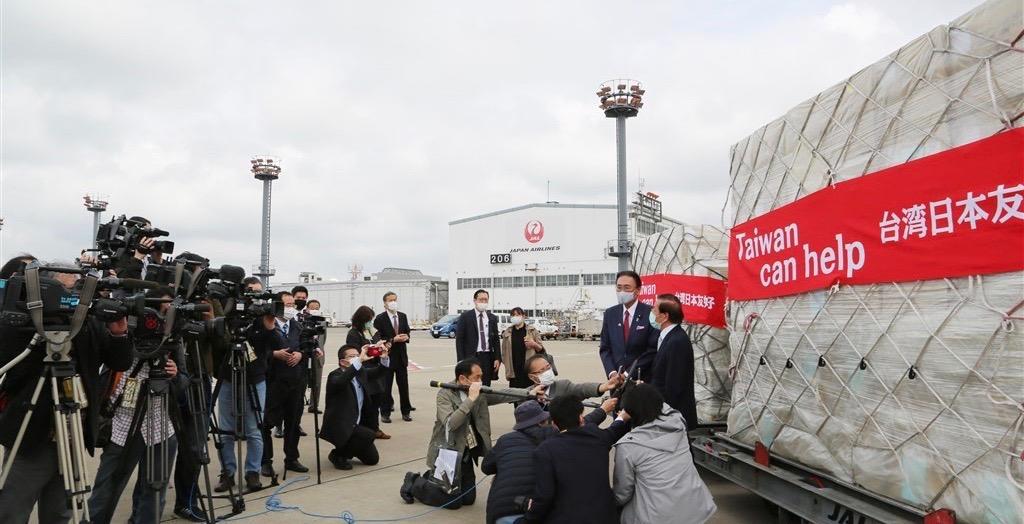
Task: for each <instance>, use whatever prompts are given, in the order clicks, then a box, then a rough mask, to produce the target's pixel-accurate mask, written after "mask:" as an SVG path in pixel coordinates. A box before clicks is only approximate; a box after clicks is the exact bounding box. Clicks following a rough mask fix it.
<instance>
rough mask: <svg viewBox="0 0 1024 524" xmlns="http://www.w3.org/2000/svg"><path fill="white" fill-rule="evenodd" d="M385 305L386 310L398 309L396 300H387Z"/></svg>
mask: <svg viewBox="0 0 1024 524" xmlns="http://www.w3.org/2000/svg"><path fill="white" fill-rule="evenodd" d="M385 306H387V308H388V311H398V302H396V301H394V300H392V301H391V302H388V303H387V304H385Z"/></svg>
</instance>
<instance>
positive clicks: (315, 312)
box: [306, 309, 320, 317]
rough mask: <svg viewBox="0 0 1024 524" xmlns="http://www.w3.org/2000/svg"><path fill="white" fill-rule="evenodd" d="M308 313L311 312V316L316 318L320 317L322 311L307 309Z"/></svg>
mask: <svg viewBox="0 0 1024 524" xmlns="http://www.w3.org/2000/svg"><path fill="white" fill-rule="evenodd" d="M306 311H307V312H309V314H310V315H313V316H315V317H316V316H320V310H319V309H307V310H306Z"/></svg>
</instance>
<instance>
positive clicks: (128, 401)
mask: <svg viewBox="0 0 1024 524" xmlns="http://www.w3.org/2000/svg"><path fill="white" fill-rule="evenodd" d="M138 398H139V380H138V379H136V378H134V377H128V378H127V379H126V380H125V381H124V390H123V391H122V392H121V407H124V408H128V409H135V403H136V402H137V401H138Z"/></svg>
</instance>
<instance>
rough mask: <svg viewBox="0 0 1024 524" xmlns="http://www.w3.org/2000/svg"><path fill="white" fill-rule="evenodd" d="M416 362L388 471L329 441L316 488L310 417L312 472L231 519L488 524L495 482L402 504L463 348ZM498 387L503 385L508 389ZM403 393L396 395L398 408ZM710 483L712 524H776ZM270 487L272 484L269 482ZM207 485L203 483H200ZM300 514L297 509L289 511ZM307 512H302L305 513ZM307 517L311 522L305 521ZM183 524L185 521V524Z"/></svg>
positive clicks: (588, 364) (591, 376)
mask: <svg viewBox="0 0 1024 524" xmlns="http://www.w3.org/2000/svg"><path fill="white" fill-rule="evenodd" d="M345 333H346V330H344V329H330V330H329V332H328V340H327V347H328V348H329V350H328V359H327V365H326V366H325V370H324V375H323V379H324V381H326V380H327V375H328V373H329V372H330V371H331V370H333V369H335V368H337V367H338V364H337V358H336V354H337V348H338V347H339V346H340V345H341V343H342V342H343V341H344V338H345ZM545 346H546V347H547V348H548V350H549V352H550V353H551V354H552V355H554V356H555V359H556V365H557V367H558V371H559V373H560V378H568V379H571V380H573V381H578V382H584V381H588V380H589V381H597V380H599V379H600V377H601V376H602V374H603V373H602V368H601V363H600V360H599V358H598V355H597V343H596V342H578V341H549V342H546V343H545ZM409 359H410V361H411V363H410V366H411V369H410V373H409V386H410V392H411V396H412V403H413V405H414V406H416V407H417V408H418V410H417V411H415V412H413V413H412V416H413V421H412V422H403V421H402V420H401V417H400V415H399V414H395V416H393V417H392V420H393V422H392V423H391V424H381V428H382V429H383V430H384V431H385V432H386V433H388V434H390V435H391V437H392V438H391V439H390V440H377V441H376V443H377V447H378V449H379V451H380V457H381V458H380V463H378V464H377V465H375V466H364V465H362V464H359V462H358V461H357V460H354V461H353V464H354V466H355V467H354V468H353V469H352V470H350V471H341V470H337V469H335V468H334V467H333V466H332V465H331V463H330V462H329V461H328V460H327V453H328V452H329V451H330V450H331V446H330V444H328V443H327V442H324V441H321V443H320V453H321V468H322V472H321V483H320V484H317V482H316V468H315V465H316V451H315V445H314V438H313V425H314V421H313V415H312V414H310V413H306V412H304V413H303V419H302V427H303V429H305V430H306V432H307V433H309V436H307V437H303V438H302V439H301V440H300V442H299V450H300V454H301V457H300V461H301V462H302V463H303V464H305V465H306V466H308V467H309V468H310V472H309V473H303V474H298V473H293V472H288V476H287V479H279V480H280V483H281V485H279V486H278V487H277V488H273V489H269V488H268V489H264V490H263V491H260V492H258V493H254V494H251V495H249V496H247V497H246V499H245V500H246V512H245V513H243V514H241V515H239V516H237V517H234V518H232V519H230V520H231V521H243V522H247V523H263V522H281V521H283V520H287V521H289V522H296V523H299V522H330V521H341V522H345V520H344V519H343V518H342V516H343V515H347V516H351V517H352V519H353V520H352V521H351V522H370V521H373V522H397V521H399V520H401V521H402V522H415V523H470V522H472V523H481V522H485V508H486V505H487V491H488V490H489V488H490V478H485V477H484V476H483V475H482V474H481V473H480V472H479V471H477V480H481V479H484V480H483V483H482V484H481V485H480V487H479V488H478V489H479V490H480V492H479V495H478V496H477V500H476V503H475V504H474V505H473V506H466V507H463V508H461V509H458V510H446V509H437V508H432V507H429V506H424V505H422V504H419V503H416V504H405V503H404V502H403V501H402V499H401V498H400V497H399V494H398V490H399V487H400V486H401V484H402V479H403V478H404V476H405V473H406V472H407V471H419V472H423V471H424V470H425V469H427V465H426V462H425V457H426V450H427V442H428V440H429V438H430V432H431V428H432V427H433V423H434V399H435V395H436V392H437V390H436V389H434V388H431V387H430V386H429V384H428V383H429V382H430V381H431V380H439V381H447V380H451V378H452V370H453V368H454V365H455V342H454V341H453V340H448V339H443V338H442V339H433V338H432V337H431V336H430V335H429V334H428V333H427V332H422V331H421V332H415V333H414V334H413V337H412V341H411V342H410V344H409ZM505 384H506V382H504V381H498V382H496V383H495V385H505ZM397 394H398V389H397V387H396V388H395V395H396V401H397ZM513 423H514V420H513V413H512V407H511V406H510V405H503V406H494V407H492V408H491V435H492V436H493V437H494V438H495V439H496V438H497V437H499V436H500V435H502V434H504V433H506V432H508V431H511V428H512V425H513ZM273 441H274V442H273V445H274V447H275V455H276V456H277V457H281V456H282V451H281V446H282V444H283V441H282V439H277V438H275V439H273ZM211 453H212V455H213V457H214V459H213V463H212V464H211V467H210V477H211V482H214V483H215V482H216V478H217V475H218V474H219V473H220V466H219V462H218V461H217V459H216V452H215V451H214V450H213V448H212V446H211ZM98 462H99V461H98V459H94V460H93V461H91V464H90V466H89V467H90V471H91V472H95V468H96V465H97V464H98ZM274 466H275V468H276V470H277V472H278V475H279V476H280V475H281V473H282V470H283V464H282V462H281V459H280V458H278V459H277V461H276V463H275V464H274ZM702 475H703V477H704V479H705V481H707V482H708V483H709V486H710V488H711V492H712V494H713V495H714V497H715V502H716V504H717V505H718V512H717V513H716V515H715V516H714V517H713V518H712V520H711V521H710V522H712V523H720V524H726V523H741V522H742V523H749V522H767V521H771V520H774V519H775V518H776V517H775V515H774V514H773V513H772V512H771V511H770V510H769V509H768V507H767V506H766V505H765V504H764V503H763V502H762V501H761V499H760V498H759V497H757V496H756V495H754V494H752V493H750V492H748V491H746V490H744V489H742V488H740V487H738V486H736V485H734V484H731V483H729V482H726V481H724V480H721V479H719V478H717V477H716V476H715V475H712V474H708V473H702ZM262 481H263V482H264V483H266V482H267V481H268V479H266V478H263V479H262ZM200 482H202V478H201V479H200ZM133 485H134V480H133V481H132V482H130V483H129V484H128V487H127V488H126V489H125V492H124V494H122V496H121V502H120V504H119V505H118V508H117V511H116V513H115V516H114V522H127V521H128V518H129V516H130V514H131V490H132V486H133ZM174 489H175V486H173V484H172V486H171V488H170V489H169V490H168V493H167V505H166V508H165V510H164V520H165V521H170V520H174V519H175V516H174V514H173V509H174V508H173V504H174ZM272 495H274V502H273V504H272V506H273V508H272V509H268V507H267V503H268V500H270V499H271V496H272ZM226 505H227V504H226V502H225V501H219V502H218V504H217V513H218V515H222V514H224V513H226V512H227V508H226ZM289 508H293V509H289ZM300 508H301V511H300ZM303 512H304V513H305V514H304V513H303ZM177 521H178V522H183V521H182V520H180V519H179V520H177Z"/></svg>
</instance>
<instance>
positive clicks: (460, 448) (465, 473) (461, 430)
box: [400, 358, 544, 509]
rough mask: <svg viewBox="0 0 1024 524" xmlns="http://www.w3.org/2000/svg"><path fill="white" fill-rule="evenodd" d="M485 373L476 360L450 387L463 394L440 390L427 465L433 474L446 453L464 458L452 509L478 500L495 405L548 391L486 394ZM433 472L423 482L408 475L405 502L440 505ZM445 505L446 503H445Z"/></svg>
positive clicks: (458, 371)
mask: <svg viewBox="0 0 1024 524" xmlns="http://www.w3.org/2000/svg"><path fill="white" fill-rule="evenodd" d="M482 379H483V368H482V367H481V366H480V363H479V362H478V361H477V360H476V359H473V358H468V359H465V360H462V361H460V362H459V363H458V364H456V365H455V380H454V381H452V382H450V383H449V384H450V385H451V386H455V387H461V388H463V389H462V390H459V389H451V388H450V387H449V388H441V389H439V390H438V391H437V419H436V420H435V421H434V430H433V433H432V434H431V437H430V444H429V445H428V447H427V465H428V466H429V467H431V470H432V469H433V466H434V462H435V461H436V459H437V457H438V454H439V453H440V450H441V448H445V449H448V450H453V451H456V452H458V453H459V454H461V456H462V459H461V460H462V462H461V463H460V464H459V465H458V468H457V469H458V470H459V472H460V473H458V474H457V476H458V478H457V479H452V480H453V482H452V484H455V485H457V486H458V487H459V490H458V494H455V495H454V496H455V497H458V499H457V500H450V501H448V502H447V505H446V506H445V507H447V508H448V509H455V508H457V507H460V506H470V505H472V504H473V503H474V502H475V501H476V473H475V472H474V468H475V467H476V463H477V462H478V460H479V459H480V458H482V457H484V456H486V455H487V453H488V452H490V451H491V418H490V411H489V407H490V406H492V405H495V404H502V403H508V402H515V401H516V400H522V399H524V398H531V397H532V398H537V397H538V395H539V396H541V397H543V391H544V387H543V386H537V387H534V388H533V389H530V390H526V389H519V388H507V389H493V390H489V392H488V393H486V394H481V388H482V387H483V383H482V382H481V381H482ZM431 474H432V473H431V471H428V472H427V473H425V474H424V475H423V476H422V477H421V476H420V475H419V474H418V473H412V472H410V473H407V474H406V475H405V482H403V483H402V488H401V490H400V493H401V496H402V499H403V500H405V501H406V502H407V503H409V504H412V503H413V501H414V499H418V500H419V501H420V502H423V503H424V504H429V505H434V506H437V505H440V504H438V503H437V502H438V501H439V500H438V497H435V496H433V495H434V494H435V491H434V490H432V489H430V484H429V483H428V482H427V481H426V479H427V478H429V477H430V476H431ZM442 503H444V502H442Z"/></svg>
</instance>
